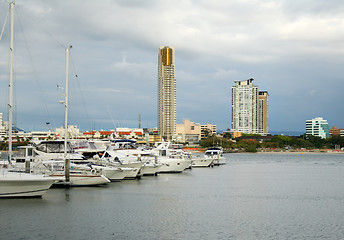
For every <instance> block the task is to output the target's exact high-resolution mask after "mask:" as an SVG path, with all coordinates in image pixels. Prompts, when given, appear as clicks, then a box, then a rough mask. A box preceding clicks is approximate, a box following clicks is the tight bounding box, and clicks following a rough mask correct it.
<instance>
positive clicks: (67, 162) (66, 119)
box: [64, 46, 72, 183]
mask: <svg viewBox="0 0 344 240" xmlns="http://www.w3.org/2000/svg"><path fill="white" fill-rule="evenodd" d="M71 48H72V46H69V47H68V48H66V86H65V102H64V105H65V126H64V127H65V132H64V159H65V178H66V183H69V180H70V179H69V168H70V159H67V140H68V65H69V49H71Z"/></svg>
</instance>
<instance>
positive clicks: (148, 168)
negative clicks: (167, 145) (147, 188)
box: [108, 139, 162, 176]
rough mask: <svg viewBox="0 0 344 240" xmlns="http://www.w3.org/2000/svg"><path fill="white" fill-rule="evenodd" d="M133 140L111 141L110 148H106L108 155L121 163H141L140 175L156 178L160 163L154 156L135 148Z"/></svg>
mask: <svg viewBox="0 0 344 240" xmlns="http://www.w3.org/2000/svg"><path fill="white" fill-rule="evenodd" d="M135 142H136V141H135V140H130V139H113V140H111V146H110V147H108V150H109V151H113V152H110V155H112V156H113V157H118V159H119V160H120V162H121V163H126V162H127V161H129V162H141V163H142V167H141V169H140V174H141V175H143V176H156V175H158V173H159V172H160V169H161V166H162V164H161V163H158V161H157V158H156V157H155V155H154V154H152V153H151V152H149V151H146V150H145V149H143V148H136V147H135V145H134V143H135Z"/></svg>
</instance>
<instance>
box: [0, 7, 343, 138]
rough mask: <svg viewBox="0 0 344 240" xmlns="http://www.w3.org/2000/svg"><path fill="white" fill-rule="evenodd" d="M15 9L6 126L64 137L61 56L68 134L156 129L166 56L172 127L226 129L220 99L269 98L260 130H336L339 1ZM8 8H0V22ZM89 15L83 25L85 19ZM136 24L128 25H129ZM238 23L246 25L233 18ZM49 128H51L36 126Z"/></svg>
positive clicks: (2, 64) (2, 72) (0, 79)
mask: <svg viewBox="0 0 344 240" xmlns="http://www.w3.org/2000/svg"><path fill="white" fill-rule="evenodd" d="M169 4H170V2H169V1H166V2H163V3H162V2H158V1H153V0H152V1H145V2H144V3H143V2H141V1H130V3H129V2H123V1H114V2H106V3H103V4H102V5H99V4H97V3H94V2H92V1H83V2H81V1H80V2H79V1H73V2H70V3H68V4H67V5H66V4H65V3H64V4H63V3H60V2H57V1H56V2H41V1H33V0H32V1H31V0H30V1H16V12H15V22H16V23H15V32H16V33H15V40H16V41H15V59H16V67H15V69H16V75H15V79H16V83H15V95H16V111H15V113H14V119H15V122H16V126H18V127H20V128H23V129H24V130H26V131H31V130H40V129H42V130H46V129H48V128H52V129H54V128H58V127H60V126H63V118H64V114H63V112H64V109H63V107H62V106H61V105H59V104H58V101H59V100H61V99H60V97H61V96H60V95H59V92H58V89H57V88H56V86H57V85H59V86H63V85H64V74H65V69H64V67H65V66H64V64H65V63H64V53H65V51H64V50H65V47H66V46H68V45H73V49H72V50H71V66H70V72H71V78H70V85H71V86H70V92H71V93H70V118H69V119H70V124H72V125H78V126H79V127H80V128H81V129H82V130H91V129H113V128H115V127H137V126H138V115H139V114H141V116H142V127H156V126H158V124H157V111H156V109H157V100H156V92H157V84H156V75H157V74H156V69H157V67H158V64H157V61H156V49H157V48H158V47H159V46H162V45H166V46H174V47H175V49H176V51H177V52H178V54H177V56H176V68H175V76H176V79H177V82H178V84H177V106H178V110H177V119H176V122H177V123H181V122H182V120H183V119H190V120H191V121H194V122H200V123H212V124H215V125H217V129H219V130H225V129H228V128H230V124H231V121H230V89H231V86H232V83H233V82H234V81H241V80H244V79H247V78H251V77H252V78H254V79H256V80H257V81H259V84H258V85H259V87H260V88H261V89H268V91H269V131H270V132H273V131H303V132H304V131H305V120H307V119H312V118H315V117H318V116H321V117H323V118H324V119H327V121H328V123H329V125H330V126H337V127H338V128H343V127H344V126H343V119H344V113H343V112H342V111H338V108H339V107H340V103H341V102H342V100H343V98H344V96H342V92H343V89H344V82H343V79H342V78H343V74H342V67H341V66H342V65H343V61H344V60H343V53H344V47H343V44H342V43H343V39H342V36H343V31H344V27H343V25H344V24H343V23H344V20H343V19H344V14H343V12H344V11H343V9H344V3H342V2H340V1H331V2H323V1H320V0H319V1H318V0H314V1H302V3H300V2H294V1H288V0H285V1H271V2H269V3H267V2H249V1H239V0H238V1H231V2H230V3H229V2H227V1H209V2H207V1H201V2H199V3H194V2H192V1H189V2H188V1H174V2H173V8H167V7H166V6H169ZM7 9H8V3H6V2H1V3H0V21H1V25H3V21H4V19H5V16H6V14H7V12H6V11H7ZM90 16H93V17H90ZM128 16H135V17H128ZM242 16H246V17H245V18H243V17H242ZM7 23H8V21H7ZM8 39H9V36H8V25H6V27H5V31H4V34H3V36H2V39H1V41H0V51H1V52H2V53H3V54H2V56H1V58H0V89H2V92H1V97H0V101H1V105H0V112H3V113H4V118H5V119H7V103H8V93H7V91H8V89H7V86H8V56H7V53H8V52H9V50H8ZM46 123H50V124H46Z"/></svg>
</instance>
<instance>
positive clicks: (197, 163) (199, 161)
mask: <svg viewBox="0 0 344 240" xmlns="http://www.w3.org/2000/svg"><path fill="white" fill-rule="evenodd" d="M212 163H213V159H210V158H196V159H193V161H192V167H209V166H210V165H211V164H212Z"/></svg>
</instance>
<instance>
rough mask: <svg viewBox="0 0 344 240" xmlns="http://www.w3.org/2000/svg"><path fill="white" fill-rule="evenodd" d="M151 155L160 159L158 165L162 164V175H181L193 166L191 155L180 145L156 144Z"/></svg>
mask: <svg viewBox="0 0 344 240" xmlns="http://www.w3.org/2000/svg"><path fill="white" fill-rule="evenodd" d="M151 153H153V154H154V155H156V156H157V157H158V163H161V164H162V166H161V168H160V172H161V173H180V172H182V171H184V170H185V169H187V168H189V167H190V166H191V164H192V159H191V157H190V154H187V153H186V152H184V151H183V150H182V149H181V146H180V145H179V144H171V143H170V142H160V143H156V146H155V148H153V149H152V150H151Z"/></svg>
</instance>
